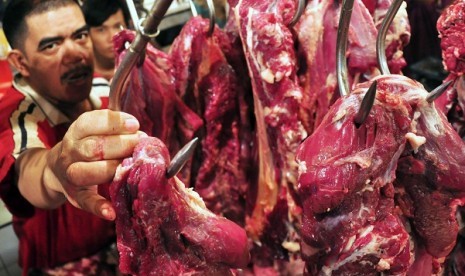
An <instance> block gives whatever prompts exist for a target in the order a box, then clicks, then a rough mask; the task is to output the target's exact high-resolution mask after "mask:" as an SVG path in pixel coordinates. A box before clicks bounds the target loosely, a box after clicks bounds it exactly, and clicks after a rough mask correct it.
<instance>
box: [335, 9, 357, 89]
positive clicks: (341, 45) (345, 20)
mask: <svg viewBox="0 0 465 276" xmlns="http://www.w3.org/2000/svg"><path fill="white" fill-rule="evenodd" d="M343 1H344V2H343V4H342V8H341V15H340V17H339V25H338V28H337V41H336V71H337V73H336V75H337V84H338V86H339V94H340V95H341V97H344V96H347V95H349V92H350V90H349V81H348V70H347V60H346V51H347V34H348V32H349V27H350V17H351V16H352V9H353V7H354V0H343Z"/></svg>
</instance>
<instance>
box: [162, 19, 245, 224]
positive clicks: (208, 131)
mask: <svg viewBox="0 0 465 276" xmlns="http://www.w3.org/2000/svg"><path fill="white" fill-rule="evenodd" d="M209 25H210V22H209V20H207V19H203V18H201V17H194V18H192V19H190V20H189V21H188V22H187V23H186V24H185V25H184V27H183V29H182V31H181V33H180V34H179V36H178V37H177V38H176V39H175V41H174V42H173V44H172V46H171V49H170V53H169V54H170V57H171V60H172V61H173V65H174V69H175V78H176V80H177V81H176V90H177V93H178V94H179V95H180V97H181V98H182V99H183V101H184V102H185V103H186V104H187V105H188V106H189V108H190V109H192V110H194V111H195V112H196V113H197V114H198V115H199V116H200V117H201V118H203V120H204V126H203V127H202V128H200V129H199V130H198V131H197V132H196V136H197V137H199V138H200V140H201V145H200V150H199V151H197V154H196V155H194V161H193V164H192V176H191V179H190V186H192V187H195V189H196V191H197V192H198V193H199V194H200V196H201V197H202V198H203V200H204V201H205V203H206V205H207V207H208V208H209V209H210V210H211V211H213V212H214V213H216V214H221V215H223V216H225V217H227V218H229V219H232V220H233V221H235V222H237V223H239V224H241V225H243V224H244V220H245V193H246V191H247V188H248V186H249V185H248V182H249V181H248V179H247V174H246V172H247V168H248V167H249V166H250V164H251V160H250V158H251V157H250V150H247V149H244V148H245V147H248V146H249V145H248V144H250V141H247V137H251V133H250V129H248V124H249V123H248V121H247V120H249V119H248V118H246V117H245V116H241V114H242V113H243V112H247V111H243V109H246V108H247V105H244V104H245V103H244V102H242V99H243V97H244V96H243V95H244V92H245V91H244V90H243V89H244V86H243V85H242V84H241V82H242V80H241V79H240V78H239V76H238V75H237V74H236V72H235V70H234V69H233V67H232V66H231V65H230V64H229V62H228V60H227V57H226V55H225V53H224V49H226V48H228V47H227V46H228V45H227V42H228V41H229V39H228V37H227V36H226V34H225V33H224V32H223V31H222V30H220V29H219V28H217V27H215V28H214V31H212V32H211V33H210V31H209ZM229 48H231V46H229ZM244 120H245V122H244ZM247 131H248V132H249V133H247ZM244 139H245V141H244Z"/></svg>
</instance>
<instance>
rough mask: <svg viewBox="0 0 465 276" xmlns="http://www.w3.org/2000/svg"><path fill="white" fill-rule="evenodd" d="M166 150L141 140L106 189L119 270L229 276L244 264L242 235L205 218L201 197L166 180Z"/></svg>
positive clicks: (214, 218) (174, 180)
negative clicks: (113, 219)
mask: <svg viewBox="0 0 465 276" xmlns="http://www.w3.org/2000/svg"><path fill="white" fill-rule="evenodd" d="M169 162H170V157H169V152H168V149H167V148H166V146H165V145H164V144H163V143H162V142H161V141H160V140H159V139H157V138H145V139H143V140H141V142H140V143H139V144H138V145H137V146H136V148H135V150H134V154H133V156H132V157H131V158H127V159H125V160H124V161H123V163H122V164H121V165H120V166H119V167H118V169H117V172H116V175H115V178H114V181H113V183H112V185H111V188H110V195H111V199H112V201H113V205H114V207H115V210H116V213H117V218H116V231H117V239H118V243H117V246H118V251H119V253H120V259H119V268H120V270H121V271H122V272H123V273H130V274H133V275H232V271H231V268H242V267H245V266H247V264H248V261H249V251H248V245H247V243H248V241H247V236H246V233H245V230H244V229H243V228H242V227H240V226H238V225H237V224H235V223H233V222H231V221H229V220H227V219H226V218H224V217H220V216H217V215H215V214H213V213H212V212H210V211H209V210H208V209H207V208H206V207H205V204H204V202H203V201H202V199H201V198H200V196H199V195H198V194H197V193H196V192H194V191H193V190H192V189H187V188H186V187H185V186H184V184H183V183H182V182H181V181H180V180H179V179H178V178H177V177H174V178H170V179H168V178H167V177H166V169H167V167H168V164H169Z"/></svg>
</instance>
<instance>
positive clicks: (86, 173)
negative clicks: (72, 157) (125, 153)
mask: <svg viewBox="0 0 465 276" xmlns="http://www.w3.org/2000/svg"><path fill="white" fill-rule="evenodd" d="M120 163H121V160H103V161H95V162H76V163H73V164H71V165H70V166H69V167H68V169H67V170H66V175H67V180H68V181H69V182H70V183H73V185H75V186H92V185H99V184H104V183H109V182H111V181H113V177H114V176H115V172H116V168H117V167H118V165H119V164H120Z"/></svg>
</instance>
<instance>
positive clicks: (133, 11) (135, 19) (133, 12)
mask: <svg viewBox="0 0 465 276" xmlns="http://www.w3.org/2000/svg"><path fill="white" fill-rule="evenodd" d="M126 5H127V6H128V10H129V14H130V15H131V20H132V24H133V25H134V29H135V30H136V31H139V30H140V29H139V25H138V24H137V22H139V15H138V14H137V10H136V5H134V1H132V0H126Z"/></svg>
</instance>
